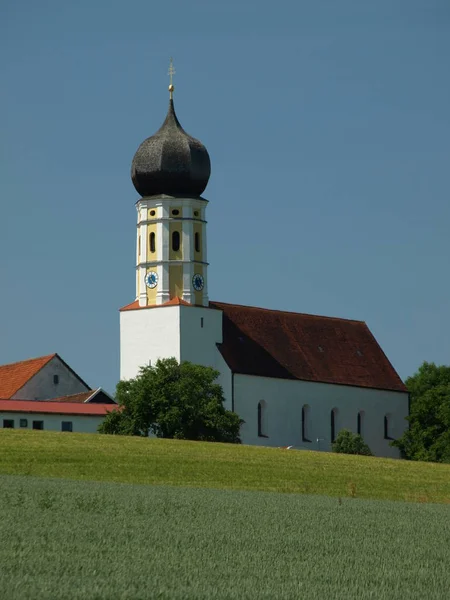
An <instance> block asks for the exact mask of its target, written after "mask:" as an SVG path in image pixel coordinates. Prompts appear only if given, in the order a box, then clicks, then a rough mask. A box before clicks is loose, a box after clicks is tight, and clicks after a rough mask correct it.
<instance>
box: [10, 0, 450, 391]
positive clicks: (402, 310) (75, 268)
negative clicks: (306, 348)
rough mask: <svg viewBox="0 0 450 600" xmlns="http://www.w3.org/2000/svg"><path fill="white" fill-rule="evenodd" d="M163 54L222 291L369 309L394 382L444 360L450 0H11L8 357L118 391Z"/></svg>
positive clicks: (217, 290) (163, 83)
mask: <svg viewBox="0 0 450 600" xmlns="http://www.w3.org/2000/svg"><path fill="white" fill-rule="evenodd" d="M170 56H173V57H174V62H175V68H176V72H177V73H176V77H175V81H174V83H175V85H176V92H175V105H176V109H177V113H178V117H179V119H180V121H181V123H182V124H183V126H184V128H185V129H186V130H187V131H188V132H189V133H190V134H192V135H194V136H195V137H197V138H199V139H201V140H202V141H203V143H204V144H205V145H206V146H207V148H208V151H209V153H210V156H211V161H212V175H211V179H210V183H209V185H208V187H207V189H206V192H205V196H206V197H207V198H208V199H209V201H210V204H209V207H208V214H207V218H208V253H209V261H210V267H209V292H210V298H211V299H214V300H220V301H224V302H234V303H238V304H249V305H256V306H263V307H267V308H274V309H283V310H291V311H297V312H307V313H313V314H322V315H328V316H339V317H345V318H353V319H362V320H365V321H366V322H367V324H368V325H369V327H370V328H371V330H372V332H373V333H374V335H375V337H376V338H377V339H378V341H379V343H380V344H381V346H382V347H383V349H384V351H385V352H386V354H387V356H388V357H389V359H390V360H391V361H392V363H393V365H394V366H395V368H396V369H397V370H398V371H399V373H400V375H401V376H402V377H403V378H405V377H406V376H408V375H410V374H412V373H413V372H414V371H415V370H416V369H417V367H418V366H419V365H420V363H421V362H422V361H423V360H428V361H435V362H437V363H441V364H449V361H450V310H449V305H450V278H449V276H448V274H449V255H450V236H449V225H450V193H449V192H450V181H449V179H450V177H449V173H450V119H449V107H450V83H449V78H448V64H449V59H450V4H449V3H448V1H447V0H420V1H419V0H403V1H400V0H377V2H373V1H369V0H367V1H362V0H340V1H339V2H336V1H332V0H329V1H326V0H315V1H314V2H313V1H308V2H306V1H301V0H297V1H286V0H280V1H278V2H264V1H259V2H256V1H249V0H246V1H242V0H241V1H240V2H236V1H235V0H228V2H226V3H224V2H221V3H218V2H214V1H212V0H202V1H200V0H190V2H184V1H181V0H172V1H171V2H148V0H147V1H143V0H127V1H126V2H125V1H121V2H118V1H117V0H116V1H109V2H106V1H103V2H98V1H96V0H90V1H87V0H78V1H77V2H61V0H41V1H40V2H34V1H31V0H23V1H21V2H19V1H13V0H3V2H2V3H1V5H0V65H1V73H2V86H1V87H2V93H1V96H0V115H1V121H2V126H1V139H0V202H1V204H0V252H1V256H2V260H1V263H0V269H1V271H0V276H1V279H0V281H1V288H2V293H1V294H0V363H6V362H12V361H15V360H22V359H25V358H28V357H32V356H39V355H42V354H48V353H51V352H55V351H56V352H58V353H59V354H60V355H61V356H62V357H63V358H64V359H65V360H66V361H67V362H68V363H69V364H70V365H71V366H72V367H73V368H74V369H75V370H76V371H77V372H79V374H80V375H81V376H82V377H83V378H84V379H85V380H87V382H88V383H89V384H90V385H91V386H99V385H101V386H103V387H105V388H106V389H107V390H109V391H113V390H114V388H115V384H116V382H117V380H118V378H119V313H118V309H119V307H121V306H123V305H125V304H128V303H129V302H131V301H132V300H133V299H134V294H135V287H134V286H135V276H134V260H135V233H136V230H135V220H136V213H135V207H134V203H135V201H136V200H137V194H136V192H135V190H134V188H133V186H132V183H131V180H130V164H131V160H132V158H133V155H134V152H135V151H136V149H137V147H138V145H139V144H140V143H141V141H142V140H143V139H144V138H145V137H148V136H149V135H151V134H152V133H154V132H155V131H156V130H157V129H158V128H159V126H160V124H161V123H162V121H163V119H164V117H165V113H166V110H167V103H168V94H167V85H168V77H167V68H168V60H169V57H170Z"/></svg>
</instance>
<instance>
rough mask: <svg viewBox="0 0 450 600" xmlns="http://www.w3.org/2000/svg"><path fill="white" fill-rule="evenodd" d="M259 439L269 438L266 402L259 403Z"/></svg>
mask: <svg viewBox="0 0 450 600" xmlns="http://www.w3.org/2000/svg"><path fill="white" fill-rule="evenodd" d="M258 437H268V436H267V404H266V402H265V401H264V400H261V401H260V402H258Z"/></svg>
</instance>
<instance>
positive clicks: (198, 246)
mask: <svg viewBox="0 0 450 600" xmlns="http://www.w3.org/2000/svg"><path fill="white" fill-rule="evenodd" d="M194 242H195V251H196V252H200V234H199V232H198V231H197V232H196V233H195V237H194Z"/></svg>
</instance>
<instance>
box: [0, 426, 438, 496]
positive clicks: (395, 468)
mask: <svg viewBox="0 0 450 600" xmlns="http://www.w3.org/2000/svg"><path fill="white" fill-rule="evenodd" d="M2 473H3V474H11V475H37V476H41V477H62V478H69V479H78V480H80V479H81V480H91V481H114V482H121V483H146V484H149V483H150V484H158V485H179V486H184V487H208V488H225V489H235V490H260V491H275V492H288V493H301V494H320V495H326V496H342V497H344V496H352V497H357V498H372V499H383V500H406V501H410V502H442V503H449V502H450V465H441V464H431V463H417V462H407V461H400V460H388V459H381V458H370V457H363V456H362V457H359V456H348V455H343V454H340V455H339V454H331V453H320V452H299V451H295V450H280V449H277V448H257V447H255V446H239V445H231V444H211V443H200V442H185V441H179V440H158V439H144V438H132V437H122V436H105V435H92V434H86V435H82V434H70V435H68V434H64V433H56V432H46V431H20V430H10V429H3V430H2V429H0V474H2Z"/></svg>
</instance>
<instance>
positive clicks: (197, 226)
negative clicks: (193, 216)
mask: <svg viewBox="0 0 450 600" xmlns="http://www.w3.org/2000/svg"><path fill="white" fill-rule="evenodd" d="M197 234H198V237H199V251H198V252H197V250H196V249H195V236H196V235H197ZM202 235H203V225H202V223H194V260H203V240H202Z"/></svg>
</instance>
